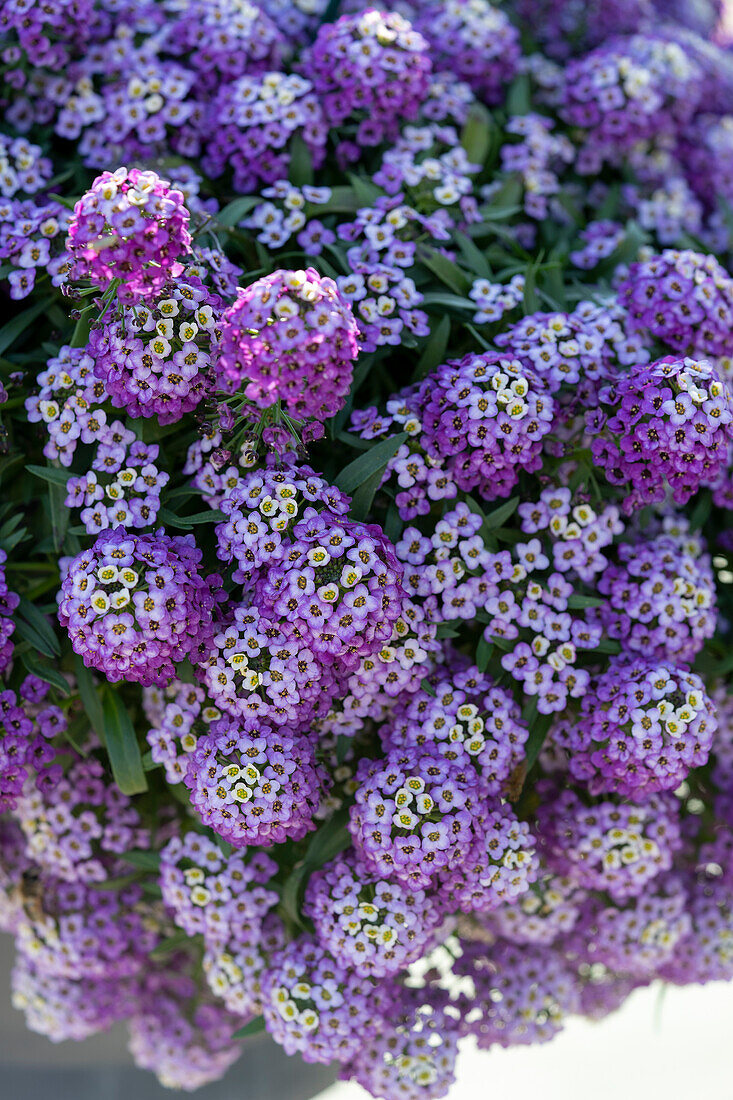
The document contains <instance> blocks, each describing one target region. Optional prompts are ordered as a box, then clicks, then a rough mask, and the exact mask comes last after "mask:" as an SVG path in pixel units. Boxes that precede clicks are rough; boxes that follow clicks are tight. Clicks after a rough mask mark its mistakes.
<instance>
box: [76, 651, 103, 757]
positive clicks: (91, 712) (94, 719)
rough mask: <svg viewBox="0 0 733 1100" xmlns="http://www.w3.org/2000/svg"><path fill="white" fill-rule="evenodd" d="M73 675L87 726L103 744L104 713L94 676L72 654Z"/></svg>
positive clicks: (78, 658)
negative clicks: (89, 726) (87, 722)
mask: <svg viewBox="0 0 733 1100" xmlns="http://www.w3.org/2000/svg"><path fill="white" fill-rule="evenodd" d="M74 674H75V676H76V683H77V686H78V688H79V695H80V696H81V701H82V703H83V704H84V710H85V711H86V714H87V717H88V719H89V724H90V725H91V727H92V729H93V730H94V732H95V733H96V734H97V735H98V737H99V739H100V741H102V743H104V712H103V710H102V702H101V700H100V698H99V692H98V691H97V687H96V684H95V683H94V676H93V675H92V673H91V672H90V670H89V669H88V668H87V666H86V665H85V664H84V662H83V661H82V659H81V657H80V656H79V654H78V653H75V654H74Z"/></svg>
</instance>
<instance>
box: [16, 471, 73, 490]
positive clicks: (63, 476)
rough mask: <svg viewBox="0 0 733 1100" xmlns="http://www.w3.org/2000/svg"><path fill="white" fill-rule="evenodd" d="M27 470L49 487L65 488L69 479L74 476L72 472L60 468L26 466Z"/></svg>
mask: <svg viewBox="0 0 733 1100" xmlns="http://www.w3.org/2000/svg"><path fill="white" fill-rule="evenodd" d="M26 470H27V471H28V473H29V474H33V476H34V477H40V479H41V480H42V481H47V482H48V483H49V485H62V486H63V487H64V488H66V482H67V481H68V480H69V478H70V477H73V476H74V475H73V474H72V472H71V470H64V469H62V468H60V467H59V466H26Z"/></svg>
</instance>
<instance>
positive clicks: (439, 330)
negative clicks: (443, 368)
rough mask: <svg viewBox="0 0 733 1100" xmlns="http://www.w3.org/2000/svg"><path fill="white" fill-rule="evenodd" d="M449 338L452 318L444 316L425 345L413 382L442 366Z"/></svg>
mask: <svg viewBox="0 0 733 1100" xmlns="http://www.w3.org/2000/svg"><path fill="white" fill-rule="evenodd" d="M449 337H450V317H448V315H447V314H444V315H443V316H442V317H441V318H440V320H439V321H438V323H437V325H435V327H434V328H433V330H432V332H431V333H430V338H429V340H428V342H427V343H426V345H425V348H424V350H423V353H422V355H421V356H420V358H419V360H418V363H417V366H416V367H415V370H414V373H413V375H412V381H413V382H419V381H420V380H421V379H423V378H424V377H425V376H426V375H427V374H430V372H431V371H432V370H435V368H436V367H438V366H440V364H441V363H442V362H443V360H444V359H445V353H446V351H447V349H448V339H449Z"/></svg>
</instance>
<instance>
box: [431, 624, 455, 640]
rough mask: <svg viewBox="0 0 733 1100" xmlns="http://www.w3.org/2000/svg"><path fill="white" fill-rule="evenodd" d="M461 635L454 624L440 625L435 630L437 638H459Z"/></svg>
mask: <svg viewBox="0 0 733 1100" xmlns="http://www.w3.org/2000/svg"><path fill="white" fill-rule="evenodd" d="M459 634H460V631H459V630H457V629H456V627H455V626H454V624H453V623H438V625H437V627H436V630H435V636H436V638H457V637H458V635H459Z"/></svg>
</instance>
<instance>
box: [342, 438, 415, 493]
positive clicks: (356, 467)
mask: <svg viewBox="0 0 733 1100" xmlns="http://www.w3.org/2000/svg"><path fill="white" fill-rule="evenodd" d="M406 439H407V432H399V433H398V434H397V435H391V436H390V437H389V438H388V439H383V440H381V442H380V443H376V444H375V445H374V446H373V447H370V448H369V450H368V451H365V452H364V454H362V455H359V457H358V458H355V459H354V461H353V462H350V463H349V465H348V466H345V467H344V468H343V470H341V472H340V473H339V475H338V477H337V478H336V480H335V482H334V484H335V485H336V488H337V489H340V490H341V492H342V493H349V494H351V493H353V492H354V490H355V489H358V487H359V486H360V485H362V484H363V483H364V482H365V481H366V480H367V479H368V478H370V477H371V476H372V474H374V473H375V471H377V470H379V469H380V468H381V469H382V470H383V469H384V467H385V466H386V464H387V463H388V462H389V460H390V458H392V457H393V456H394V455H395V454H396V453H397V451H398V450H399V449H400V447H401V446H402V444H403V443H404V442H405V440H406Z"/></svg>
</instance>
